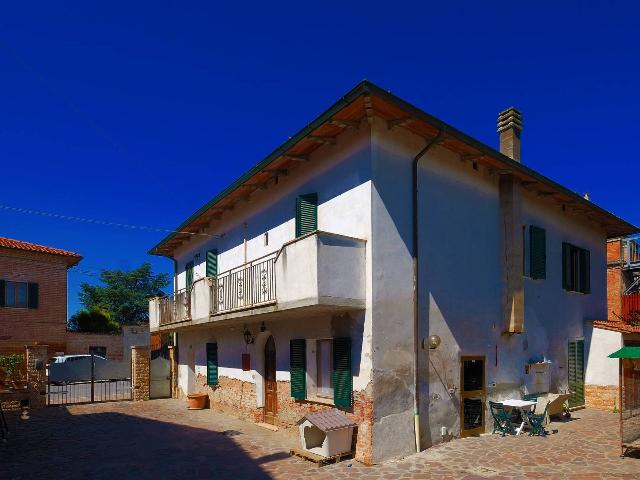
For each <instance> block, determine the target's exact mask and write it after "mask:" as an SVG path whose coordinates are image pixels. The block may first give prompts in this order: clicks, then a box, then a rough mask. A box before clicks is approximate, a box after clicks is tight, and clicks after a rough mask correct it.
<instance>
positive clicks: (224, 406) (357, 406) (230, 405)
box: [179, 375, 373, 465]
mask: <svg viewBox="0 0 640 480" xmlns="http://www.w3.org/2000/svg"><path fill="white" fill-rule="evenodd" d="M196 382H197V390H198V391H200V392H203V393H207V394H208V395H209V405H210V407H211V408H212V409H214V410H216V411H220V412H223V413H226V414H229V415H232V416H235V417H238V418H242V419H245V420H247V419H248V420H251V421H254V422H262V421H264V415H263V409H262V408H258V407H256V390H255V385H254V384H253V383H250V382H244V381H242V380H238V379H234V378H228V377H223V376H220V377H219V379H218V382H219V383H218V385H217V386H215V387H213V388H212V387H210V386H208V385H207V384H206V378H205V377H204V376H203V375H198V376H197V377H196ZM369 390H370V389H369V388H368V389H367V391H364V392H354V401H353V407H352V409H351V410H350V411H346V412H344V413H345V414H346V415H347V416H348V417H349V418H350V419H351V420H353V421H354V422H355V423H356V424H357V425H358V429H357V441H356V455H355V458H356V460H358V461H360V462H363V463H365V464H368V465H369V464H371V463H372V430H373V402H372V400H371V393H370V392H369ZM290 394H291V384H290V382H283V381H278V414H277V425H278V426H279V427H282V428H297V425H296V422H297V421H298V420H299V419H300V418H302V416H303V415H305V414H306V413H312V412H320V411H323V410H330V409H333V408H335V407H334V406H333V405H326V404H322V403H316V402H311V401H297V400H294V399H293V398H292V397H291V395H290ZM179 396H180V398H184V397H185V394H184V392H182V391H180V392H179Z"/></svg>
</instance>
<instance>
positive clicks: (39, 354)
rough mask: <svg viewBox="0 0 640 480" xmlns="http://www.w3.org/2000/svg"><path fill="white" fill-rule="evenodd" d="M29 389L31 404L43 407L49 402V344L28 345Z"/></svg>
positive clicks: (35, 406) (32, 406)
mask: <svg viewBox="0 0 640 480" xmlns="http://www.w3.org/2000/svg"><path fill="white" fill-rule="evenodd" d="M25 349H26V357H27V359H26V361H27V389H28V392H29V406H30V407H31V408H42V407H44V406H45V405H46V404H47V401H46V398H47V397H46V395H47V351H48V347H47V345H27V346H26V347H25Z"/></svg>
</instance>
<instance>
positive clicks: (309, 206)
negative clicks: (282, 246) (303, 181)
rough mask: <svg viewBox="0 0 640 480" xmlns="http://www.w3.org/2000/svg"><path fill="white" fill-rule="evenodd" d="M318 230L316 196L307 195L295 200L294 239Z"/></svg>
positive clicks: (312, 194) (314, 194) (313, 194)
mask: <svg viewBox="0 0 640 480" xmlns="http://www.w3.org/2000/svg"><path fill="white" fill-rule="evenodd" d="M317 229H318V194H317V193H309V194H307V195H300V196H298V197H297V198H296V237H301V236H303V235H306V234H307V233H311V232H314V231H316V230H317Z"/></svg>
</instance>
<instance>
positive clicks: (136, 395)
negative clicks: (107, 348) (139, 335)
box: [131, 345, 151, 402]
mask: <svg viewBox="0 0 640 480" xmlns="http://www.w3.org/2000/svg"><path fill="white" fill-rule="evenodd" d="M150 361H151V357H150V352H149V346H148V345H141V346H135V347H131V389H132V397H133V398H132V400H133V401H136V402H137V401H141V400H149V388H150V381H151V374H150V372H151V369H150Z"/></svg>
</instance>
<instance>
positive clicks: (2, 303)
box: [0, 280, 38, 308]
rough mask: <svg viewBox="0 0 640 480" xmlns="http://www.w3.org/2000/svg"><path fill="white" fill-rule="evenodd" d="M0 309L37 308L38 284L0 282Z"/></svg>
mask: <svg viewBox="0 0 640 480" xmlns="http://www.w3.org/2000/svg"><path fill="white" fill-rule="evenodd" d="M0 307H12V308H38V284H37V283H28V282H13V281H9V280H0Z"/></svg>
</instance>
